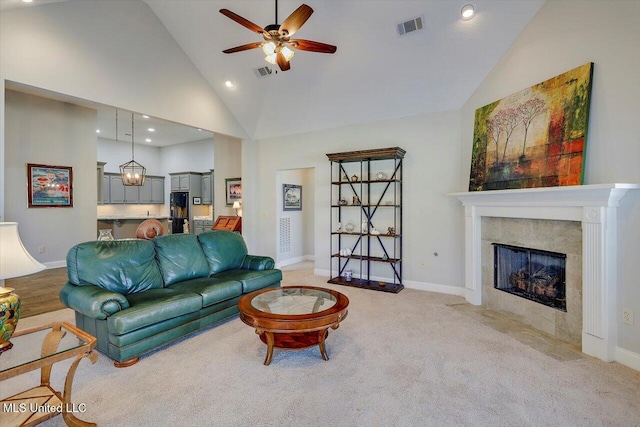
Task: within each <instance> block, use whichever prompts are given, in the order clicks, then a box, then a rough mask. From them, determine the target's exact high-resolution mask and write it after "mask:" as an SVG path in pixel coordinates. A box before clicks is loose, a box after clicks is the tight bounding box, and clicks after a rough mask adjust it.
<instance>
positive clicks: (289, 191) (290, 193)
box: [282, 184, 302, 211]
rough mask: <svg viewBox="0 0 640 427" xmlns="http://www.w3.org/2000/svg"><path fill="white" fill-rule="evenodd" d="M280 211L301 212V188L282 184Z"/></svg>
mask: <svg viewBox="0 0 640 427" xmlns="http://www.w3.org/2000/svg"><path fill="white" fill-rule="evenodd" d="M282 210H283V211H301V210H302V186H301V185H293V184H282Z"/></svg>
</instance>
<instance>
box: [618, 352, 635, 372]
mask: <svg viewBox="0 0 640 427" xmlns="http://www.w3.org/2000/svg"><path fill="white" fill-rule="evenodd" d="M615 354H616V355H615V358H616V362H618V363H620V364H622V365H625V366H628V367H630V368H631V369H635V370H636V371H640V354H638V353H634V352H633V351H629V350H627V349H624V348H620V347H616V353H615Z"/></svg>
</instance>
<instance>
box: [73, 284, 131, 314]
mask: <svg viewBox="0 0 640 427" xmlns="http://www.w3.org/2000/svg"><path fill="white" fill-rule="evenodd" d="M60 301H62V303H63V304H64V305H66V306H67V307H69V308H71V309H73V310H75V311H77V312H79V313H82V314H84V315H85V316H89V317H92V318H94V319H98V320H104V319H106V318H107V317H109V316H111V315H112V314H114V313H117V312H118V311H120V310H124V309H125V308H129V301H127V299H126V298H125V297H124V295H122V294H119V293H116V292H111V291H108V290H106V289H102V288H100V287H98V286H93V285H84V286H76V285H72V284H71V283H70V282H67V283H66V284H65V285H64V286H63V287H62V289H61V290H60Z"/></svg>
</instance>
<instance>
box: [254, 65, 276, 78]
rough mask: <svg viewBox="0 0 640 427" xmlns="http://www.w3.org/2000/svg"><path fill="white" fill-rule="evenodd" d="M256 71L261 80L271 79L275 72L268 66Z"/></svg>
mask: <svg viewBox="0 0 640 427" xmlns="http://www.w3.org/2000/svg"><path fill="white" fill-rule="evenodd" d="M254 71H255V72H256V76H258V77H260V78H262V77H269V76H270V75H271V74H272V73H273V70H272V69H271V68H269V67H268V66H264V67H260V68H256V69H255V70H254Z"/></svg>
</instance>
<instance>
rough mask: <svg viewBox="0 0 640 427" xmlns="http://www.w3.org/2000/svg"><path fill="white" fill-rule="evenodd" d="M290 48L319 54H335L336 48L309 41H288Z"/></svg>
mask: <svg viewBox="0 0 640 427" xmlns="http://www.w3.org/2000/svg"><path fill="white" fill-rule="evenodd" d="M290 44H291V47H293V48H294V49H298V50H307V51H309V52H319V53H336V50H337V49H338V48H337V47H335V46H333V45H330V44H326V43H320V42H314V41H311V40H302V39H295V40H291V41H290Z"/></svg>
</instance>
